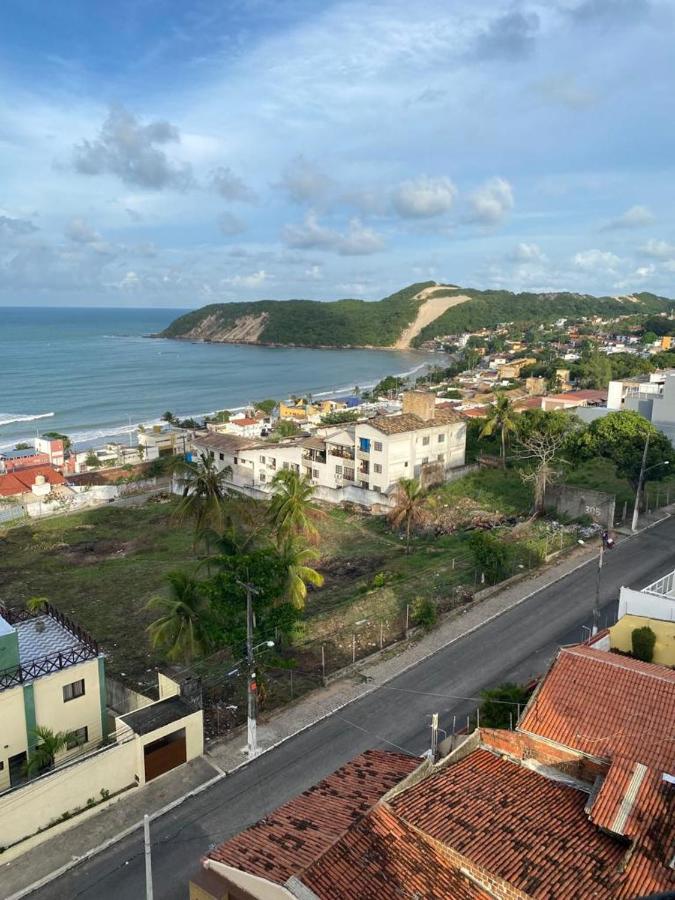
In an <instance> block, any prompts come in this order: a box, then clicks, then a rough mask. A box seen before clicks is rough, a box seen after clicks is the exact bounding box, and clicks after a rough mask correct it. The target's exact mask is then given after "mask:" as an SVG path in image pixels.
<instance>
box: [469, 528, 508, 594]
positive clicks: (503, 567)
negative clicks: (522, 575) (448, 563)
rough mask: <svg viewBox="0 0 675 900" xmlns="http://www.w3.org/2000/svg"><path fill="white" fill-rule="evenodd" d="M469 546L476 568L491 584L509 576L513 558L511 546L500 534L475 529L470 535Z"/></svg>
mask: <svg viewBox="0 0 675 900" xmlns="http://www.w3.org/2000/svg"><path fill="white" fill-rule="evenodd" d="M469 547H470V548H471V553H472V554H473V559H474V563H475V565H476V568H477V569H478V570H479V571H480V572H481V574H483V575H485V577H486V578H487V580H488V582H489V583H490V584H495V583H496V582H498V581H501V580H502V579H504V578H506V577H507V575H508V574H509V562H510V560H511V553H510V548H509V546H508V544H505V543H504V541H503V540H501V539H500V538H499V537H498V535H496V534H491V533H490V532H489V531H474V532H473V533H472V534H471V536H470V537H469Z"/></svg>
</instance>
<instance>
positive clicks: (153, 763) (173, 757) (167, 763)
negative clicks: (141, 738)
mask: <svg viewBox="0 0 675 900" xmlns="http://www.w3.org/2000/svg"><path fill="white" fill-rule="evenodd" d="M144 754H145V780H146V781H152V779H153V778H157V776H158V775H163V774H164V773H165V772H170V771H171V769H175V768H176V766H180V765H181V764H182V763H184V762H185V761H186V760H187V751H186V747H185V729H184V728H181V729H180V731H174V732H173V733H172V734H168V735H166V737H163V738H160V739H159V740H157V741H152V743H150V744H146V745H145V747H144Z"/></svg>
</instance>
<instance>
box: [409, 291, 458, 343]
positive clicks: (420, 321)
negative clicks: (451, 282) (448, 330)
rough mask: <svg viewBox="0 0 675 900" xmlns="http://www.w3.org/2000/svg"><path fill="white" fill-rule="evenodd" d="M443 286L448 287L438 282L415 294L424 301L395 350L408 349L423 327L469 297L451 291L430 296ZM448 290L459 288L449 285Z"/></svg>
mask: <svg viewBox="0 0 675 900" xmlns="http://www.w3.org/2000/svg"><path fill="white" fill-rule="evenodd" d="M442 287H446V285H442V284H436V285H433V287H428V288H424V290H421V291H420V292H419V294H416V295H415V297H414V299H415V300H421V301H422V303H421V304H420V308H419V309H418V311H417V317H416V319H415V321H414V322H413V323H412V324H410V325H408V327H407V328H406V329H405V331H404V332H403V333H402V334H401V337H400V338H399V339H398V340H397V341H396V343H395V344H394V347H393V349H394V350H408V349H409V347H410V344H411V342H412V341H413V339H414V338H416V337H417V335H418V334H419V333H420V331H422V329H423V328H426V326H427V325H430V324H431V322H433V321H434V320H435V319H437V318H438V317H439V316H442V315H443V313H444V312H445V311H446V310H448V309H450V307H452V306H458V305H459V304H460V303H465V302H466V301H467V300H468V299H469V297H467V296H466V294H450V293H448V296H446V297H429V294H432V293H433V292H434V291H437V290H438V289H439V288H442ZM447 290H448V292H450V291H456V290H458V288H456V287H452V286H449V287H447ZM427 298H428V299H427Z"/></svg>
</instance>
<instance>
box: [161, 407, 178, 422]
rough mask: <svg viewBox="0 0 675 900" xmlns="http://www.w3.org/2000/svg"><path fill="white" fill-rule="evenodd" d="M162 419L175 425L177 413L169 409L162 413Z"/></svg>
mask: <svg viewBox="0 0 675 900" xmlns="http://www.w3.org/2000/svg"><path fill="white" fill-rule="evenodd" d="M162 419H163V420H164V421H165V422H168V424H169V425H173V424H174V422H175V421H176V417H175V415H174V414H173V413H172V412H170V411H169V410H167V411H166V412H165V413H164V414H163V415H162Z"/></svg>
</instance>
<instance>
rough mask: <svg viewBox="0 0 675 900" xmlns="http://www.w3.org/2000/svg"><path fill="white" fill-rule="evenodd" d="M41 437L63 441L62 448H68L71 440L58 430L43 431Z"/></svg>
mask: <svg viewBox="0 0 675 900" xmlns="http://www.w3.org/2000/svg"><path fill="white" fill-rule="evenodd" d="M42 437H46V438H48V439H49V440H50V441H63V449H64V450H70V448H71V446H72V441H71V440H70V438H69V437H68V435H67V434H61V432H60V431H45V433H44V434H43V435H42Z"/></svg>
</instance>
